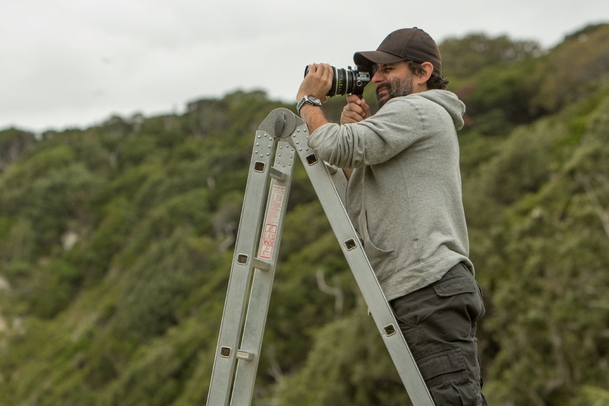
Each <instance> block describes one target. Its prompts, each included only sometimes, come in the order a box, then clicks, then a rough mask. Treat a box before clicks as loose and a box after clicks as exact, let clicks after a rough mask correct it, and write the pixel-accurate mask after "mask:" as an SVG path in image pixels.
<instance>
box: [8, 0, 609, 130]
mask: <svg viewBox="0 0 609 406" xmlns="http://www.w3.org/2000/svg"><path fill="white" fill-rule="evenodd" d="M607 22H609V5H607V3H606V0H579V1H577V3H576V4H572V5H571V6H569V7H565V6H564V5H560V4H558V3H557V2H555V1H549V0H548V1H546V0H511V1H501V2H498V1H488V0H486V1H483V0H467V1H462V2H456V1H454V0H436V1H435V2H426V1H404V0H374V1H370V0H368V1H362V0H350V1H344V0H336V1H335V0H307V1H292V0H258V1H256V0H223V1H215V0H171V1H167V0H163V1H160V0H53V1H49V0H19V1H10V0H0V130H2V129H6V128H8V127H17V128H19V129H23V130H27V131H33V132H43V131H47V130H57V131H59V130H63V129H66V128H83V129H84V128H87V127H90V126H93V125H97V124H100V123H102V122H103V121H105V120H107V119H108V118H109V117H111V116H113V115H119V116H121V117H123V118H129V117H132V116H133V115H134V114H136V113H140V114H144V116H146V117H149V116H155V115H159V114H170V113H177V114H181V113H183V112H184V111H185V108H186V105H187V104H188V103H189V102H192V101H195V100H199V99H204V98H208V99H221V98H222V97H224V96H225V95H226V94H228V93H232V92H234V91H238V90H243V91H253V90H263V91H265V92H266V93H267V95H268V97H269V98H271V99H273V100H281V101H285V102H293V101H294V97H295V95H296V92H297V90H298V86H299V85H300V81H301V80H302V76H303V73H304V68H305V66H306V65H308V64H310V63H316V62H324V63H329V64H331V65H333V66H335V67H338V68H347V67H348V66H352V65H353V60H352V57H353V54H354V53H355V52H356V51H368V50H374V49H376V48H377V46H378V45H379V44H380V42H381V41H382V40H383V39H384V38H385V37H386V36H387V34H389V33H390V32H391V31H393V30H396V29H399V28H405V27H414V26H416V27H419V28H421V29H424V30H425V31H427V32H428V33H429V34H430V35H431V36H432V37H434V39H435V40H436V42H438V43H441V42H442V41H443V40H445V39H447V38H451V37H457V38H459V37H464V36H466V35H468V34H472V33H484V34H486V35H488V36H491V37H495V36H499V35H507V36H509V37H510V38H511V39H512V40H534V41H537V42H538V43H540V45H541V46H543V47H544V48H551V47H553V46H555V45H557V44H559V43H560V42H561V41H562V40H563V39H564V37H565V36H566V35H569V34H572V33H574V32H576V31H578V30H580V29H582V28H584V27H585V26H587V25H589V24H596V23H607ZM449 79H450V78H449Z"/></svg>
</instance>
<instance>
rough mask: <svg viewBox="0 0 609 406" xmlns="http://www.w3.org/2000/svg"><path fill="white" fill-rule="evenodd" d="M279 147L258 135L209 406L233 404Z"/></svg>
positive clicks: (262, 132)
mask: <svg viewBox="0 0 609 406" xmlns="http://www.w3.org/2000/svg"><path fill="white" fill-rule="evenodd" d="M275 144H276V140H275V139H274V137H272V136H271V135H270V134H268V132H266V131H263V130H258V131H257V132H256V136H255V146H254V149H253V151H252V159H251V162H250V170H249V175H248V179H247V185H246V189H245V195H244V200H243V206H242V209H241V218H240V221H239V224H240V226H239V231H238V233H237V238H236V241H235V252H234V256H233V262H232V264H231V271H230V276H229V281H228V289H227V293H226V299H225V303H224V310H223V314H222V322H221V324H220V333H219V337H218V344H217V348H216V353H215V354H216V356H215V359H214V366H213V369H212V378H211V383H210V388H209V392H208V395H207V404H208V405H209V406H212V405H213V406H220V405H228V403H229V399H230V393H231V389H232V386H233V381H234V375H235V370H236V362H237V352H238V346H239V340H240V338H241V334H242V331H243V321H244V318H245V312H246V305H247V302H246V299H247V297H248V296H249V290H250V287H251V280H252V277H253V276H252V275H253V272H254V261H253V258H254V257H255V255H256V249H257V245H256V243H257V241H258V236H259V234H260V230H261V228H262V213H263V211H264V209H265V205H264V202H265V198H264V196H265V195H266V192H267V190H268V184H269V174H270V162H271V158H272V153H271V152H272V151H273V150H274V148H275V147H276V145H275ZM256 147H258V148H256ZM246 225H247V226H246Z"/></svg>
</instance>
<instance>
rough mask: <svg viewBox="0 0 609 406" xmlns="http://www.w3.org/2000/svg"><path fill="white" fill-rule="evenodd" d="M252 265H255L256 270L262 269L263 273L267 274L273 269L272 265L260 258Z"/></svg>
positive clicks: (255, 259)
mask: <svg viewBox="0 0 609 406" xmlns="http://www.w3.org/2000/svg"><path fill="white" fill-rule="evenodd" d="M252 265H254V268H256V269H260V270H261V271H265V272H266V271H268V270H269V269H271V264H269V263H268V262H264V261H262V260H261V259H258V258H254V261H253V262H252Z"/></svg>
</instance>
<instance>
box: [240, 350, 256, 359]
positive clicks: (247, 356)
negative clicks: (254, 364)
mask: <svg viewBox="0 0 609 406" xmlns="http://www.w3.org/2000/svg"><path fill="white" fill-rule="evenodd" d="M237 358H238V359H242V360H244V361H251V360H253V359H254V354H252V353H251V352H247V351H242V350H239V351H237Z"/></svg>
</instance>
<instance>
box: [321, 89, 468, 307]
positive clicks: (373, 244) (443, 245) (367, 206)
mask: <svg viewBox="0 0 609 406" xmlns="http://www.w3.org/2000/svg"><path fill="white" fill-rule="evenodd" d="M464 112H465V105H464V104H463V103H462V102H461V101H460V100H459V99H458V98H457V96H456V95H455V94H454V93H451V92H449V91H446V90H428V91H425V92H422V93H414V94H411V95H408V96H403V97H397V98H393V99H391V100H389V101H388V102H387V103H386V104H385V105H384V106H383V107H382V108H381V109H380V110H379V111H378V112H377V113H376V114H375V115H374V116H372V117H370V118H368V119H366V120H363V121H361V122H359V123H356V124H346V125H338V124H326V125H323V126H321V127H320V128H318V129H317V130H316V131H314V132H313V133H312V134H311V136H310V138H309V145H310V146H311V148H313V149H314V150H315V151H316V152H317V153H318V155H319V156H320V158H321V159H323V160H325V161H326V162H328V163H330V164H332V165H335V166H337V167H339V168H356V170H355V171H354V172H353V174H352V175H351V179H350V180H349V184H348V188H347V202H346V206H347V211H348V213H349V217H350V218H351V221H352V222H353V224H354V226H355V228H356V229H357V231H358V233H359V235H360V238H361V240H362V241H363V244H364V250H365V252H366V255H367V256H368V259H369V260H370V263H371V265H372V267H373V269H374V271H375V273H376V275H377V278H378V280H379V282H380V284H381V287H382V288H383V291H384V292H385V295H386V297H387V300H392V299H395V298H397V297H400V296H403V295H406V294H408V293H410V292H413V291H415V290H417V289H420V288H422V287H425V286H427V285H429V284H431V283H433V282H435V281H437V280H439V279H440V278H441V277H442V276H443V275H444V274H445V273H446V272H447V271H448V270H449V269H450V268H451V267H452V266H454V265H456V264H457V263H459V262H464V263H465V265H466V266H467V267H468V268H469V269H470V270H471V271H472V273H473V272H474V267H473V265H472V263H471V261H470V260H469V259H468V255H469V242H468V235H467V226H466V222H465V214H464V211H463V203H462V198H461V174H460V168H459V143H458V140H457V130H458V129H461V127H463V118H462V117H463V114H464Z"/></svg>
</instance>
